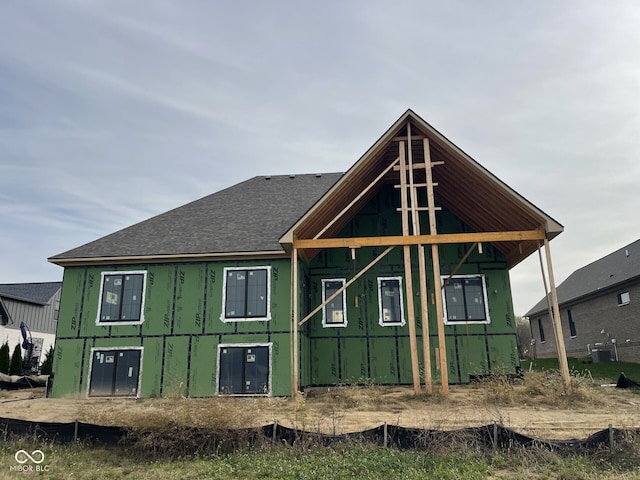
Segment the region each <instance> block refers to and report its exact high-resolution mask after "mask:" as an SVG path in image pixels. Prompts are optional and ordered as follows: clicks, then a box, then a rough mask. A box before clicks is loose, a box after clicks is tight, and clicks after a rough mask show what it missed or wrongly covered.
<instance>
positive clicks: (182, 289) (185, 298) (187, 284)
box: [173, 263, 206, 334]
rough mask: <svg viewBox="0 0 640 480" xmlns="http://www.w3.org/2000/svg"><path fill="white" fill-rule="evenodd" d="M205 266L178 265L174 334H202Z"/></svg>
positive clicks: (198, 264)
mask: <svg viewBox="0 0 640 480" xmlns="http://www.w3.org/2000/svg"><path fill="white" fill-rule="evenodd" d="M205 274H206V265H205V264H203V263H197V264H191V265H180V266H179V267H178V275H177V282H176V302H175V320H174V324H173V332H174V333H192V334H198V333H202V321H203V317H204V294H205V290H204V283H205V279H206V277H205Z"/></svg>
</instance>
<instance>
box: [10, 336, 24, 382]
mask: <svg viewBox="0 0 640 480" xmlns="http://www.w3.org/2000/svg"><path fill="white" fill-rule="evenodd" d="M9 375H22V347H21V346H20V344H18V345H16V348H14V349H13V354H12V355H11V364H10V365H9Z"/></svg>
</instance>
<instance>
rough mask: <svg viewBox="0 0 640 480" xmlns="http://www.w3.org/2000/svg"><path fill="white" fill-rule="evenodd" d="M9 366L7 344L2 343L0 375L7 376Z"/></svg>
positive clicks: (0, 349) (0, 348)
mask: <svg viewBox="0 0 640 480" xmlns="http://www.w3.org/2000/svg"><path fill="white" fill-rule="evenodd" d="M10 365H11V359H10V355H9V344H8V343H7V342H4V343H3V344H2V346H1V347H0V373H5V374H7V375H9V366H10Z"/></svg>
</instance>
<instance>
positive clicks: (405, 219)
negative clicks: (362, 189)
mask: <svg viewBox="0 0 640 480" xmlns="http://www.w3.org/2000/svg"><path fill="white" fill-rule="evenodd" d="M399 148H400V202H401V206H400V207H401V208H400V210H401V213H402V234H403V235H409V210H408V205H407V166H406V159H405V148H404V142H402V141H401V142H400V143H399ZM403 253H404V283H405V292H406V294H407V295H406V297H407V324H408V325H409V349H410V350H411V373H412V374H413V391H414V393H416V394H419V393H420V369H419V364H418V342H417V340H416V323H415V322H416V320H415V310H414V304H413V281H412V277H411V246H410V245H404V247H403Z"/></svg>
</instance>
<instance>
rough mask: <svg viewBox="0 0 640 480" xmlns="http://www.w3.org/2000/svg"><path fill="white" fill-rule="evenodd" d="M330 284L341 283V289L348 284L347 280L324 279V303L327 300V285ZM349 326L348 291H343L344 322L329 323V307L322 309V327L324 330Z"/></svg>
mask: <svg viewBox="0 0 640 480" xmlns="http://www.w3.org/2000/svg"><path fill="white" fill-rule="evenodd" d="M329 282H340V283H341V284H342V285H341V288H342V287H344V286H345V284H346V283H347V279H346V278H323V279H322V303H324V302H325V301H326V299H327V295H326V290H325V285H326V284H327V283H329ZM346 326H347V290H346V289H345V290H343V291H342V322H341V323H336V322H327V305H325V306H323V307H322V327H323V328H344V327H346Z"/></svg>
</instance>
